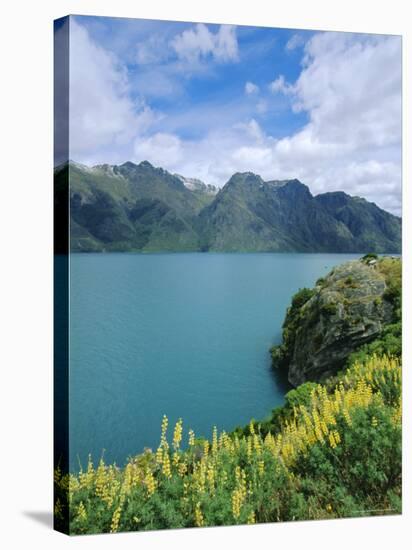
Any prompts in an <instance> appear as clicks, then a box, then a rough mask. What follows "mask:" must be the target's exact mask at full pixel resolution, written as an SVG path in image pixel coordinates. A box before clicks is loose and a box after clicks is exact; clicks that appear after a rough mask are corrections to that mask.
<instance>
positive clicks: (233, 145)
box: [56, 16, 402, 215]
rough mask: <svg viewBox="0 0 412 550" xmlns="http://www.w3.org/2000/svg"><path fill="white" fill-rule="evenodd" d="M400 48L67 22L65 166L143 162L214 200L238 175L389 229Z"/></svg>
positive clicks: (343, 38)
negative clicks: (198, 186) (345, 199)
mask: <svg viewBox="0 0 412 550" xmlns="http://www.w3.org/2000/svg"><path fill="white" fill-rule="evenodd" d="M66 24H67V23H66ZM56 28H57V30H56V32H57V33H59V32H61V28H60V27H59V25H58V26H57V27H56ZM401 45H402V43H401V38H400V37H398V36H389V35H373V34H350V33H341V32H312V31H304V30H290V29H276V28H263V27H247V26H234V25H223V24H222V25H211V24H203V23H180V22H169V21H154V20H139V19H122V18H106V17H88V16H87V17H86V16H71V18H70V60H69V66H70V99H69V104H70V121H69V124H70V158H71V159H73V160H75V161H77V162H81V163H84V164H87V165H95V164H102V163H109V164H121V163H123V162H125V161H132V162H136V163H138V162H141V161H143V160H148V161H149V162H151V163H152V164H153V165H155V166H161V167H162V168H165V169H166V170H169V171H170V172H172V173H179V174H182V175H184V176H186V177H196V178H199V179H201V180H203V181H204V182H205V183H210V184H214V185H217V186H219V187H221V186H223V185H224V184H225V182H226V181H227V180H228V179H229V178H230V176H231V175H232V174H234V173H235V172H247V171H251V172H254V173H256V174H259V175H261V176H262V177H263V179H265V180H270V179H291V178H298V179H299V180H300V181H302V182H303V183H305V184H306V185H308V186H309V188H310V189H311V191H312V193H313V194H318V193H323V192H326V191H337V190H340V191H345V192H347V193H349V194H351V195H358V196H361V197H364V198H366V199H368V200H370V201H373V202H375V203H376V204H378V205H379V206H380V207H382V208H384V209H386V210H388V211H390V212H393V213H394V214H397V215H400V214H401V138H402V135H401V89H402V80H401V78H402V71H401Z"/></svg>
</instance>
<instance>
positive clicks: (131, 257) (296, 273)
mask: <svg viewBox="0 0 412 550" xmlns="http://www.w3.org/2000/svg"><path fill="white" fill-rule="evenodd" d="M354 257H359V255H348V254H211V253H209V254H150V255H142V254H126V253H122V254H73V255H72V256H71V265H70V277H71V279H70V313H71V317H70V330H71V333H70V442H71V449H70V464H71V468H72V469H77V468H78V464H79V462H78V461H79V458H80V460H81V462H82V464H83V465H84V464H85V463H86V461H87V456H88V454H89V453H91V454H92V456H93V458H94V459H95V460H97V459H99V458H100V456H101V455H102V452H103V450H104V457H105V460H107V461H110V462H112V461H116V462H117V464H119V465H122V464H123V463H124V461H125V460H126V458H127V456H129V455H131V454H135V453H138V452H141V451H142V450H143V448H144V447H151V448H156V447H157V445H158V440H159V433H160V423H161V418H162V415H163V414H167V416H168V417H169V420H170V421H171V423H173V422H174V421H176V420H177V418H179V417H180V416H181V417H182V418H183V420H184V427H185V429H188V428H189V427H191V428H193V429H194V430H195V433H196V434H197V435H204V436H210V434H211V430H212V427H213V425H216V426H217V427H218V428H219V429H225V430H231V429H233V428H234V427H236V426H237V425H239V424H245V423H247V422H248V421H249V420H250V419H251V418H252V417H253V418H263V417H265V416H267V415H268V414H269V413H270V411H271V409H273V408H274V407H276V406H278V405H280V404H282V402H283V399H284V394H285V392H286V391H287V390H288V388H287V387H286V386H285V384H284V383H282V382H281V380H279V379H277V377H276V375H275V374H274V373H273V372H272V371H271V369H270V357H269V353H268V350H269V348H270V346H271V345H272V344H274V343H278V342H279V341H280V335H281V325H282V321H283V319H284V315H285V310H286V307H287V306H288V304H289V303H290V298H291V296H292V294H293V293H294V292H296V291H297V290H298V289H299V288H301V287H303V286H312V285H313V283H314V282H315V281H316V279H317V278H318V277H320V276H322V275H324V274H325V273H327V272H328V271H329V270H330V269H331V267H332V266H334V265H336V264H338V263H341V262H344V261H346V260H348V259H351V258H354Z"/></svg>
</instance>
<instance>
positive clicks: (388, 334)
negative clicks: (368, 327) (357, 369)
mask: <svg viewBox="0 0 412 550" xmlns="http://www.w3.org/2000/svg"><path fill="white" fill-rule="evenodd" d="M373 355H388V356H390V357H401V355H402V324H401V323H400V322H398V323H393V324H390V325H386V326H385V327H384V328H383V330H382V333H381V334H380V336H379V338H376V339H375V340H373V341H372V342H370V343H369V344H365V345H363V346H361V347H360V348H359V349H358V350H357V351H355V352H353V353H351V355H350V356H349V358H348V365H349V366H351V365H353V364H354V363H356V362H362V363H363V362H365V361H367V360H368V359H370V358H371V357H372V356H373Z"/></svg>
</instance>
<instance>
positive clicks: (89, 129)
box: [70, 18, 159, 162]
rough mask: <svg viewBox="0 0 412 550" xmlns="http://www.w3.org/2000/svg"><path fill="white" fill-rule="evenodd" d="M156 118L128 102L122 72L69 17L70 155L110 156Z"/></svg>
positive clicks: (143, 107)
mask: <svg viewBox="0 0 412 550" xmlns="http://www.w3.org/2000/svg"><path fill="white" fill-rule="evenodd" d="M158 119H159V115H158V114H157V113H155V112H154V111H153V110H152V109H151V108H150V107H149V106H148V105H146V103H145V102H144V101H139V102H137V103H136V102H133V101H132V100H131V98H130V93H129V82H128V77H127V72H126V69H125V68H124V67H123V66H122V65H121V64H120V63H119V62H118V60H117V59H116V58H115V57H114V56H113V55H111V54H110V53H108V52H107V51H106V50H104V49H103V48H101V47H100V46H98V45H96V44H95V43H94V42H93V41H92V40H91V38H90V36H89V34H88V32H87V31H86V29H85V28H84V27H82V26H81V25H79V24H78V23H77V22H76V21H75V20H74V19H73V18H72V19H71V21H70V156H71V157H72V158H75V159H76V158H82V159H88V158H91V159H93V158H94V155H95V154H96V152H99V153H100V154H101V153H102V151H105V150H109V151H110V153H109V154H110V157H111V158H114V157H115V156H116V151H117V150H118V149H122V150H123V148H124V145H125V144H128V143H130V141H131V140H132V139H133V137H134V136H135V135H136V134H140V133H144V132H146V131H147V130H148V129H149V128H150V127H151V126H152V125H153V124H154V123H155V122H156V121H158ZM107 162H109V159H107Z"/></svg>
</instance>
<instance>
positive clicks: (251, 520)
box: [247, 511, 256, 525]
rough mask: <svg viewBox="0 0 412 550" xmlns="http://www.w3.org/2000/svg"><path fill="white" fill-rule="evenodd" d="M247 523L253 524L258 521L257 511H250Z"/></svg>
mask: <svg viewBox="0 0 412 550" xmlns="http://www.w3.org/2000/svg"><path fill="white" fill-rule="evenodd" d="M247 523H248V525H253V524H254V523H256V516H255V512H253V511H252V512H250V514H249V515H248V517H247Z"/></svg>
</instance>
